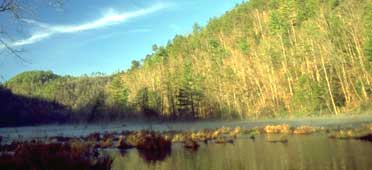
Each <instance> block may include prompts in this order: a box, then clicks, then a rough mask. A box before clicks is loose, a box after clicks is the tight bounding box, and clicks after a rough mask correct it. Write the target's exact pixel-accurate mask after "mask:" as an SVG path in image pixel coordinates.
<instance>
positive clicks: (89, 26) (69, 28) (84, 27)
mask: <svg viewBox="0 0 372 170" xmlns="http://www.w3.org/2000/svg"><path fill="white" fill-rule="evenodd" d="M166 7H168V4H164V3H160V4H155V5H153V6H151V7H148V8H143V9H139V10H136V11H131V12H122V13H120V12H117V11H115V10H113V9H110V10H108V11H107V12H106V13H105V14H104V15H103V16H102V17H101V18H98V19H96V20H93V21H90V22H86V23H83V24H79V25H49V24H46V23H42V22H38V21H34V20H29V19H24V21H25V22H27V23H29V24H32V25H35V26H38V27H39V28H40V29H41V31H38V32H34V33H33V34H31V36H30V37H28V38H26V39H21V40H17V41H14V42H11V43H9V44H8V45H9V46H10V47H19V46H24V45H29V44H33V43H36V42H39V41H42V40H44V39H46V38H49V37H51V36H53V35H55V34H68V33H77V32H82V31H88V30H93V29H99V28H104V27H107V26H111V25H115V24H121V23H123V22H126V21H127V20H129V19H132V18H136V17H140V16H144V15H148V14H151V13H154V12H157V11H159V10H161V9H164V8H166ZM148 31H149V30H147V29H140V30H134V31H133V32H148ZM0 48H2V47H1V46H0Z"/></svg>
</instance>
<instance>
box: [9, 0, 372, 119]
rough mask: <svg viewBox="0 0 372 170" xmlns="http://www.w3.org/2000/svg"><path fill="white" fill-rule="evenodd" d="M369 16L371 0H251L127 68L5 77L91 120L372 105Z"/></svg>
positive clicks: (276, 113)
mask: <svg viewBox="0 0 372 170" xmlns="http://www.w3.org/2000/svg"><path fill="white" fill-rule="evenodd" d="M371 23H372V1H371V0H324V1H319V0H306V1H302V0H301V1H300V0H297V1H296V0H271V1H265V0H250V1H248V2H244V3H242V4H238V5H237V6H236V7H235V8H234V9H232V10H231V11H229V12H227V13H226V14H225V15H223V16H222V17H220V18H212V19H211V20H210V21H209V23H208V24H207V26H205V27H200V26H198V25H197V24H195V26H194V29H193V32H192V33H190V34H189V35H184V36H181V35H177V36H175V37H174V39H173V40H172V41H170V42H169V43H168V44H167V45H166V46H164V47H159V46H156V45H154V46H153V53H152V54H149V55H148V56H146V58H144V59H143V60H142V61H132V67H131V68H130V69H128V70H127V71H125V72H122V73H118V74H115V75H112V76H108V77H105V76H93V77H89V76H85V77H84V76H83V77H69V76H58V75H55V74H53V73H50V72H38V73H40V75H37V76H36V75H33V74H35V72H29V73H24V74H21V75H18V76H16V77H14V78H12V79H11V80H9V81H8V82H6V83H5V86H6V87H7V88H9V89H11V90H12V91H13V92H14V93H15V94H18V95H26V96H31V97H38V98H42V99H45V100H48V101H56V102H58V103H60V104H63V105H65V106H67V107H68V108H71V109H72V110H74V112H76V115H79V114H82V113H84V114H85V115H91V116H85V118H84V119H88V120H90V119H101V118H102V117H106V116H107V115H109V114H111V116H107V117H110V118H114V119H116V118H122V117H128V116H139V115H141V116H142V115H144V116H150V117H152V116H161V117H166V118H182V119H195V118H197V119H209V118H218V119H230V118H239V119H245V118H262V117H297V116H320V115H324V114H333V115H338V114H344V113H349V112H351V111H356V110H363V109H364V110H366V109H368V108H369V107H370V106H372V103H371V97H372V86H371V78H372V77H371V76H372V29H371V28H372V24H371ZM25 75H26V76H25ZM25 77H28V78H30V77H34V78H31V79H27V78H25ZM34 80H35V81H34ZM98 113H99V114H98ZM84 114H83V115H84ZM97 115H101V116H97ZM87 117H90V118H87ZM99 117H101V118H99Z"/></svg>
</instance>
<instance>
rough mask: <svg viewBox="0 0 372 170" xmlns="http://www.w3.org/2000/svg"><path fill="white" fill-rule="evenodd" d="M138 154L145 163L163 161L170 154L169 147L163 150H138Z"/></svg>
mask: <svg viewBox="0 0 372 170" xmlns="http://www.w3.org/2000/svg"><path fill="white" fill-rule="evenodd" d="M138 153H139V156H140V157H141V158H142V159H143V160H145V161H146V162H147V163H154V162H156V161H163V160H165V158H167V157H168V156H169V155H170V154H171V150H170V149H164V150H154V151H149V150H138Z"/></svg>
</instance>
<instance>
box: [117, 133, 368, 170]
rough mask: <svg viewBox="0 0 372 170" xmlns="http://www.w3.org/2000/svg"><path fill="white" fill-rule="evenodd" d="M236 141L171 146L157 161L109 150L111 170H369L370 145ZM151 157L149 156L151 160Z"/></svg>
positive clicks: (310, 139)
mask: <svg viewBox="0 0 372 170" xmlns="http://www.w3.org/2000/svg"><path fill="white" fill-rule="evenodd" d="M267 138H268V136H266V135H260V136H257V137H256V139H255V140H254V141H253V140H251V139H249V138H244V137H243V138H239V139H237V140H236V141H235V142H234V144H212V143H211V144H202V145H201V146H200V148H199V149H198V150H196V151H194V150H188V149H184V148H183V147H182V145H181V144H178V145H173V147H172V151H171V152H170V153H169V154H168V155H165V156H164V157H161V158H160V160H151V159H150V160H149V159H148V156H146V155H144V154H142V153H140V152H138V151H137V150H136V149H132V150H128V151H126V152H124V153H119V152H118V151H111V154H112V155H113V157H114V162H113V167H112V169H113V170H122V169H124V170H125V169H133V170H134V169H135V170H148V169H149V170H307V169H308V170H318V169H319V170H346V169H347V170H371V169H372V143H370V142H364V141H359V140H336V139H329V138H328V137H327V136H326V135H325V134H315V135H307V136H289V137H288V143H270V142H267ZM150 158H151V157H150Z"/></svg>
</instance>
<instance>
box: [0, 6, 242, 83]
mask: <svg viewBox="0 0 372 170" xmlns="http://www.w3.org/2000/svg"><path fill="white" fill-rule="evenodd" d="M32 1H35V2H32ZM242 1H243V0H221V1H216V0H187V1H186V0H110V1H104V0H79V1H76V0H64V3H63V6H61V7H51V6H50V5H48V4H45V2H46V1H40V0H31V1H29V2H30V4H29V5H27V4H24V5H25V6H26V7H29V9H32V10H30V11H32V13H31V12H30V13H25V14H24V15H23V18H22V20H21V21H18V22H15V21H14V18H12V17H9V16H8V15H6V14H1V13H0V26H5V28H4V29H5V30H7V31H8V34H9V36H7V37H9V38H8V39H5V40H4V41H6V42H7V44H8V45H9V46H11V47H12V48H14V49H20V50H22V51H21V52H20V53H18V54H19V55H20V56H21V57H22V58H23V59H24V60H25V61H22V60H20V59H18V58H17V57H15V56H14V55H9V52H8V51H7V50H5V48H4V46H0V81H6V80H8V79H9V78H11V77H13V76H15V75H16V74H18V73H21V72H23V71H30V70H50V71H53V72H54V73H56V74H60V75H73V76H79V75H83V74H91V73H95V72H101V73H105V74H107V75H110V74H113V73H115V72H118V71H121V70H125V69H128V68H129V67H130V65H131V61H132V60H141V59H143V58H144V57H145V56H146V55H147V54H150V53H151V52H152V45H153V44H157V45H165V44H167V42H168V41H170V40H171V39H172V38H173V37H174V36H175V35H186V34H188V33H190V32H191V31H192V26H193V25H194V23H198V24H199V25H201V26H204V25H206V24H207V22H208V20H209V19H210V18H211V17H219V16H221V15H223V14H224V13H225V12H226V11H228V10H230V9H232V8H233V7H234V6H235V5H236V4H237V3H240V2H242Z"/></svg>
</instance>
